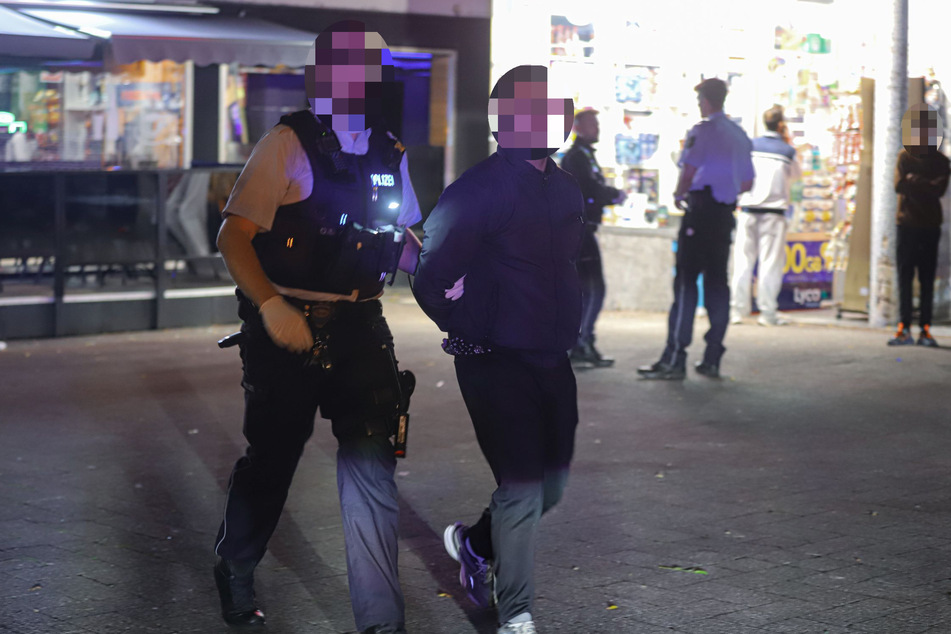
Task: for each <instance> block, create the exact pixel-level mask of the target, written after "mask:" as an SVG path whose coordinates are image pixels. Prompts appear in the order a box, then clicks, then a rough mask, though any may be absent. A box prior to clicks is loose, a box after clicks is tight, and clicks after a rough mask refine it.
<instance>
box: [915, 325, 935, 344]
mask: <svg viewBox="0 0 951 634" xmlns="http://www.w3.org/2000/svg"><path fill="white" fill-rule="evenodd" d="M909 336H910V335H909ZM918 345H919V346H927V347H929V348H937V347H938V342H937V341H935V340H934V337H932V336H931V326H922V327H921V335H919V336H918Z"/></svg>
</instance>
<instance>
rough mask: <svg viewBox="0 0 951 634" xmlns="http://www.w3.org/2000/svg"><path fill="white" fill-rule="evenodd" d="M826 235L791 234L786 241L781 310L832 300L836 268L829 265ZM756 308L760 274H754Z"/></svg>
mask: <svg viewBox="0 0 951 634" xmlns="http://www.w3.org/2000/svg"><path fill="white" fill-rule="evenodd" d="M827 242H828V238H826V237H825V236H822V235H814V234H813V235H804V236H802V237H796V236H790V237H789V239H788V240H787V241H786V266H785V267H784V268H783V286H782V290H781V291H780V292H779V310H801V309H804V308H819V307H820V306H821V304H822V302H823V301H826V300H831V299H832V273H833V272H832V271H831V270H828V267H827V266H826V259H825V257H823V255H822V253H823V247H824V246H825V244H826V243H827ZM753 310H754V311H755V310H759V309H758V308H757V307H756V273H755V272H754V274H753Z"/></svg>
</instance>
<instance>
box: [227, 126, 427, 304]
mask: <svg viewBox="0 0 951 634" xmlns="http://www.w3.org/2000/svg"><path fill="white" fill-rule="evenodd" d="M370 132H371V131H370V130H364V131H363V132H360V133H359V134H357V135H356V138H354V135H352V134H351V133H349V132H334V134H336V135H337V139H338V140H339V141H340V148H341V150H343V151H344V152H345V153H347V154H358V155H363V154H366V153H367V151H368V150H369V141H370ZM400 177H401V179H402V182H403V203H402V205H401V209H400V213H399V216H397V221H396V224H397V225H399V226H401V227H410V226H412V225H414V224H416V223H417V222H419V221H420V220H422V218H423V216H422V213H421V212H420V210H419V201H417V199H416V192H414V191H413V185H412V183H410V178H409V168H408V166H407V160H406V154H403V158H402V160H401V161H400ZM313 188H314V174H313V171H312V169H311V165H310V161H309V160H308V159H307V153H306V152H305V151H304V147H303V146H302V145H301V144H300V141H299V140H298V138H297V135H296V134H295V133H294V131H293V130H292V129H291V128H290V127H288V126H285V125H281V124H278V125H276V126H274V128H272V129H271V130H270V131H268V133H267V134H265V135H264V136H263V137H262V138H261V140H260V141H258V143H257V145H255V146H254V150H253V151H252V152H251V156H250V157H249V158H248V162H247V164H245V166H244V169H243V170H242V171H241V175H240V176H239V177H238V180H237V182H236V183H235V186H234V190H233V191H232V192H231V197H230V198H229V199H228V203H227V204H226V205H225V208H224V210H223V211H222V212H221V213H222V215H224V216H227V215H228V214H233V215H235V216H241V217H242V218H247V219H248V220H250V221H251V222H253V223H254V224H256V225H258V226H259V227H261V228H262V229H263V230H264V231H269V230H270V229H271V226H272V224H273V223H274V216H275V214H276V213H277V208H278V207H280V206H282V205H290V204H293V203H296V202H300V201H302V200H305V199H306V198H308V197H309V196H310V194H311V192H312V191H313ZM278 291H279V292H281V294H283V295H290V296H292V297H298V298H300V299H311V300H317V301H332V300H352V299H353V297H350V296H336V295H332V294H330V293H314V292H311V291H306V290H300V289H288V288H278Z"/></svg>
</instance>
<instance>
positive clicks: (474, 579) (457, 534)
mask: <svg viewBox="0 0 951 634" xmlns="http://www.w3.org/2000/svg"><path fill="white" fill-rule="evenodd" d="M467 528H468V527H467V526H465V525H464V524H462V523H460V522H456V523H455V524H451V525H449V526H447V527H446V530H445V531H444V532H443V535H442V539H443V545H444V546H445V547H446V552H447V553H449V556H450V557H452V558H453V559H455V560H456V561H458V562H459V564H460V567H459V583H460V585H462V587H463V588H465V589H466V595H467V596H468V597H469V600H470V601H472V602H473V603H475V604H476V605H477V606H479V607H480V608H490V607H492V606H494V605H495V603H496V602H495V575H494V574H493V573H492V562H491V561H489V560H488V559H484V558H482V557H479V556H478V555H477V554H475V553H474V552H472V548H471V547H470V545H469V540H468V539H463V537H462V533H463V532H464V531H465V530H466V529H467ZM513 631H518V630H513Z"/></svg>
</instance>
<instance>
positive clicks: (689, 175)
mask: <svg viewBox="0 0 951 634" xmlns="http://www.w3.org/2000/svg"><path fill="white" fill-rule="evenodd" d="M696 174H697V168H696V167H694V166H693V165H691V164H690V163H684V164H683V166H682V167H681V168H680V179H679V180H678V181H677V189H676V190H675V191H674V200H675V201H676V205H677V208H678V209H681V210H683V209H684V207H685V206H684V205H682V204H681V201H682V200H683V199H684V198H686V197H687V192H688V191H690V185H691V183H693V177H694V176H695V175H696Z"/></svg>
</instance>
